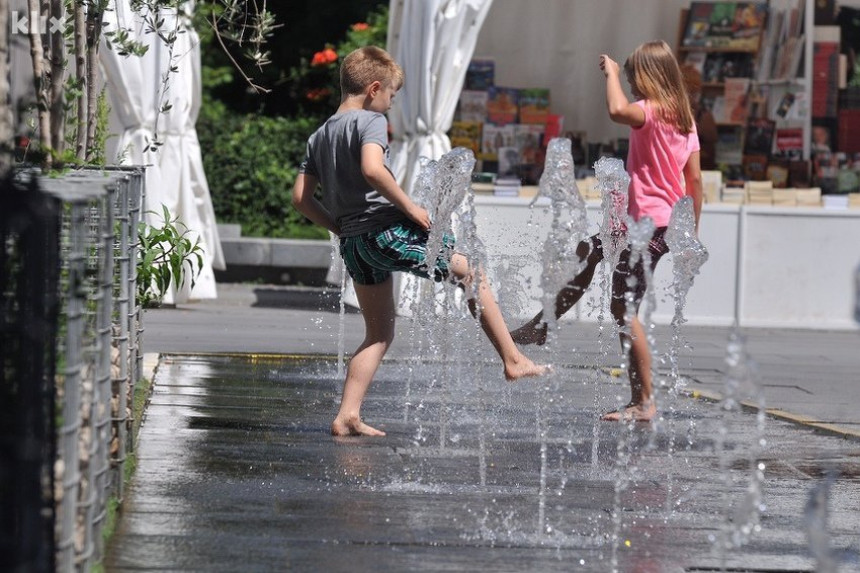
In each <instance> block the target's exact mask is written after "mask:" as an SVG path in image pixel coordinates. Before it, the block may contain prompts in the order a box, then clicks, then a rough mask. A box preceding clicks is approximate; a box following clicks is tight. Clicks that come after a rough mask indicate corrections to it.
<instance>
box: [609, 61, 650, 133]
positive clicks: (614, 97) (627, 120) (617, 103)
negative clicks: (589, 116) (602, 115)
mask: <svg viewBox="0 0 860 573" xmlns="http://www.w3.org/2000/svg"><path fill="white" fill-rule="evenodd" d="M600 69H601V70H603V73H604V75H605V76H606V108H607V109H608V110H609V119H611V120H612V121H614V122H615V123H620V124H623V125H630V126H632V127H639V126H641V125H644V124H645V110H644V109H642V108H641V107H639V106H638V105H636V104H632V103H630V102H629V101H627V96H626V95H624V90H623V89H621V77H620V75H621V70H620V68H619V66H618V63H617V62H616V61H615V60H613V59H612V58H610V57H609V56H607V55H606V54H601V56H600Z"/></svg>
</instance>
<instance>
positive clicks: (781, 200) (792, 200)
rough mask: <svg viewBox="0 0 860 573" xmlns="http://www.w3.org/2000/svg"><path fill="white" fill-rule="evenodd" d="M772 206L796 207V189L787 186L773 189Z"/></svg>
mask: <svg viewBox="0 0 860 573" xmlns="http://www.w3.org/2000/svg"><path fill="white" fill-rule="evenodd" d="M773 206H774V207H797V189H795V188H794V187H789V188H786V189H774V190H773Z"/></svg>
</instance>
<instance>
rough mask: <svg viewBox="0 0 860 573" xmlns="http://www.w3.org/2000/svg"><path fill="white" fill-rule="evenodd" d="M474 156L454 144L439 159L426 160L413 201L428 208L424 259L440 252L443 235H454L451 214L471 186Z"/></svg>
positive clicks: (432, 259)
mask: <svg viewBox="0 0 860 573" xmlns="http://www.w3.org/2000/svg"><path fill="white" fill-rule="evenodd" d="M474 167H475V155H474V154H473V153H472V151H471V150H469V149H466V148H465V147H455V148H454V149H452V150H451V151H449V152H448V153H446V154H445V155H443V156H442V157H441V158H439V160H438V161H429V162H427V165H426V166H425V167H424V168H423V169H422V170H421V172H420V173H419V175H418V179H417V188H418V190H417V193H416V201H418V202H419V203H420V204H421V205H423V206H424V208H425V209H427V213H428V215H429V216H430V220H431V221H432V222H433V224H432V226H431V227H430V236H429V238H428V239H427V261H435V260H436V259H437V257H439V255H440V254H442V242H443V238H444V235H445V234H453V215H454V212H455V211H456V210H457V208H458V207H460V205H461V204H462V203H463V199H464V198H465V197H466V194H467V193H468V192H469V191H470V189H471V181H472V170H473V169H474Z"/></svg>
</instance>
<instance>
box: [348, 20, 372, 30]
mask: <svg viewBox="0 0 860 573" xmlns="http://www.w3.org/2000/svg"><path fill="white" fill-rule="evenodd" d="M368 28H370V26H368V25H367V24H365V23H364V22H358V23H357V24H353V25H352V29H353V31H355V32H361V31H362V30H367V29H368Z"/></svg>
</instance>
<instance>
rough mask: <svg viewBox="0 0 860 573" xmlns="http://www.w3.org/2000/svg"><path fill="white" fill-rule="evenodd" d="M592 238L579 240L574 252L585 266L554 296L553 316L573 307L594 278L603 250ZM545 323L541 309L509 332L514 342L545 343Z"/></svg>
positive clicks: (559, 316)
mask: <svg viewBox="0 0 860 573" xmlns="http://www.w3.org/2000/svg"><path fill="white" fill-rule="evenodd" d="M592 241H593V239H589V240H586V241H581V242H580V243H579V245H577V247H576V254H577V256H578V257H579V260H580V261H585V268H583V269H582V270H581V271H580V272H579V274H577V275H576V276H575V277H574V278H573V279H572V280H571V281H570V282H568V283H567V285H566V286H565V287H564V288H562V289H561V290H560V291H558V294H557V295H556V297H555V317H556V319H558V318H561V317H562V315H564V314H565V313H566V312H567V311H569V310H570V309H571V308H573V305H575V304H576V303H577V302H579V299H580V298H582V295H583V294H585V291H586V290H588V287H589V286H590V285H591V280H592V279H593V278H594V270H595V269H596V268H597V263H599V262H600V261H601V259H603V251H602V249H600V248H599V247H598V246H597V245H596V244H595V243H593V242H592ZM546 329H547V324H546V322H544V321H543V311H540V312H538V313H537V314H536V315H535V317H534V318H532V319H531V320H530V321H528V322H527V323H526V324H524V325H523V326H521V327H519V328H518V329H516V330H515V331H513V332H511V336H512V337H513V339H514V342H517V343H519V344H538V345H542V344H544V343H546V334H547V330H546Z"/></svg>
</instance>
